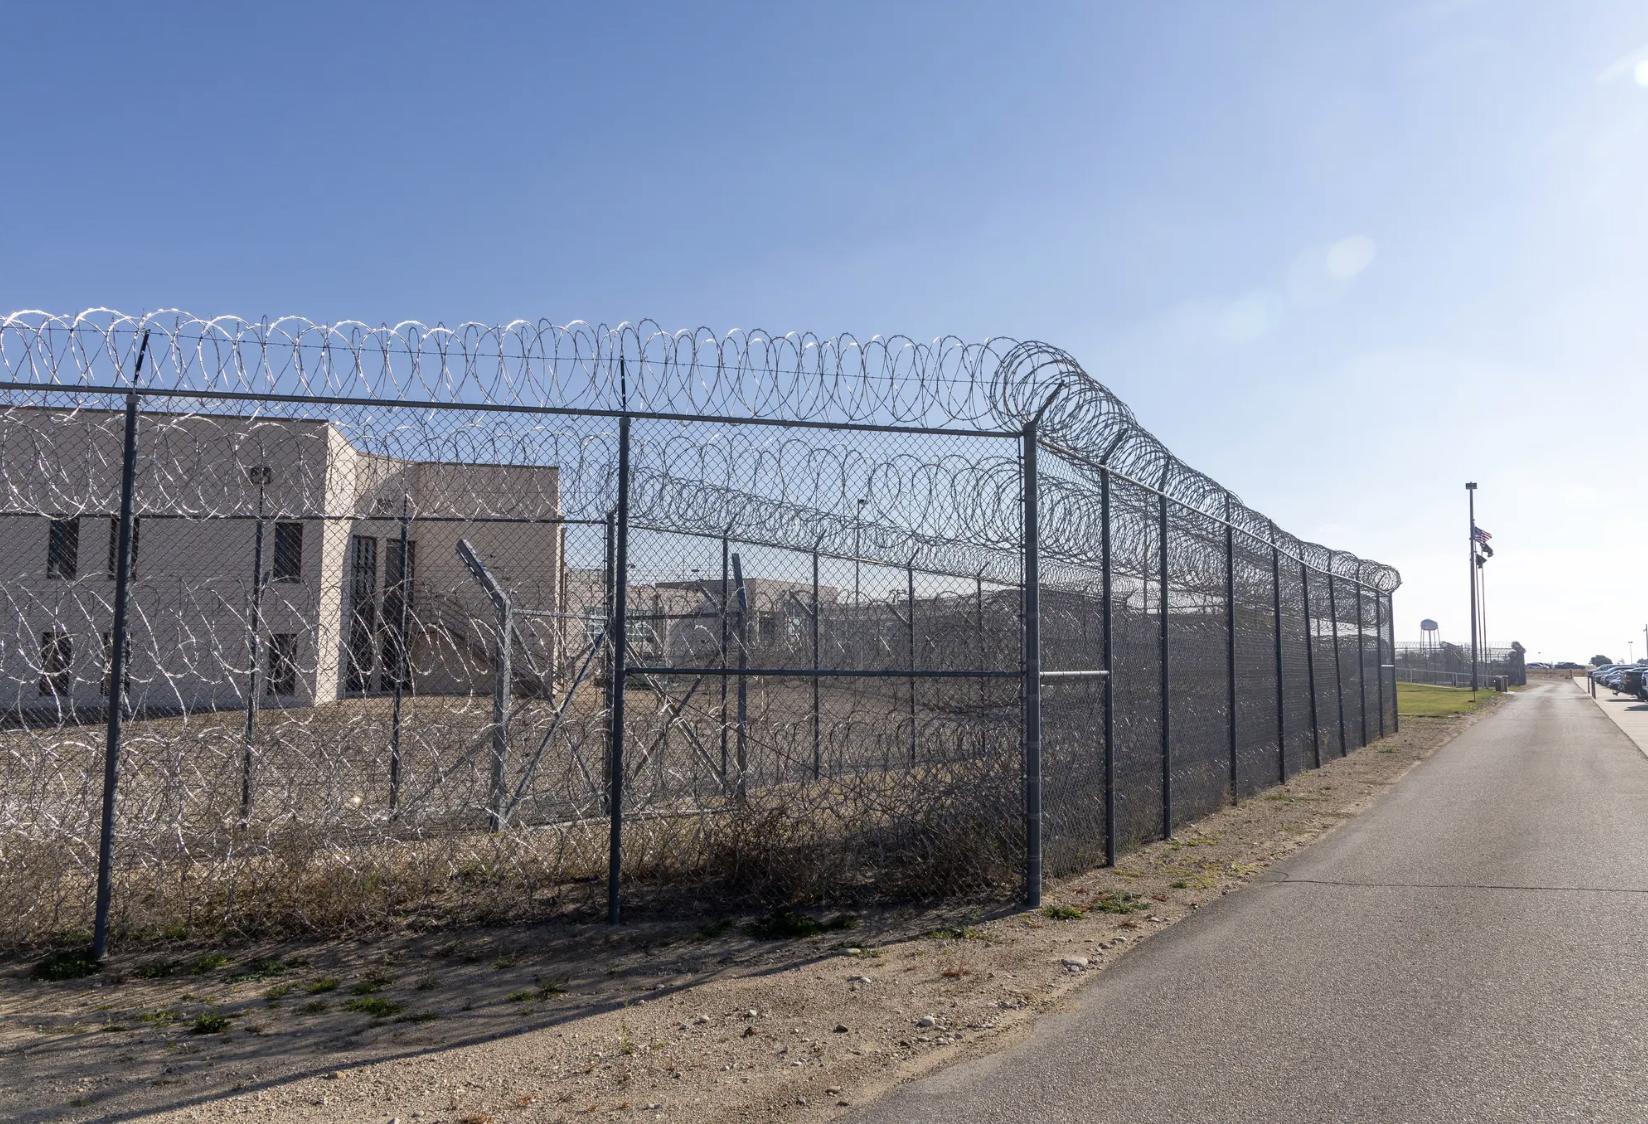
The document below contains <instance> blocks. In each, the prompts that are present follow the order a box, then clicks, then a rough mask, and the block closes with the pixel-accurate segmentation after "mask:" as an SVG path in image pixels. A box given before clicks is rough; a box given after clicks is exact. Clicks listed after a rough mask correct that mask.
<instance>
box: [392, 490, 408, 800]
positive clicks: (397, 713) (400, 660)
mask: <svg viewBox="0 0 1648 1124" xmlns="http://www.w3.org/2000/svg"><path fill="white" fill-rule="evenodd" d="M411 522H412V516H411V511H410V504H409V501H408V500H407V498H406V497H405V496H402V497H401V533H400V551H401V572H400V574H399V575H398V580H397V583H396V584H397V585H398V587H399V588H398V589H397V590H396V592H395V597H396V599H397V601H398V605H397V612H396V614H395V615H396V617H397V618H398V619H397V620H396V621H395V667H394V675H395V702H394V709H393V711H392V712H391V715H390V725H389V814H390V815H391V816H393V815H394V814H395V812H396V811H397V810H398V809H399V808H400V802H401V705H402V697H403V696H404V694H405V691H406V681H407V680H408V679H409V678H411V675H412V658H411V653H410V652H409V651H408V643H407V638H406V634H407V631H408V628H409V627H410V623H409V621H408V616H409V614H410V612H411V601H412V560H411V559H410V558H409V557H408V556H407V543H408V542H409V541H410V538H411V534H410V533H411Z"/></svg>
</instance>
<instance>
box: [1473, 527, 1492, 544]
mask: <svg viewBox="0 0 1648 1124" xmlns="http://www.w3.org/2000/svg"><path fill="white" fill-rule="evenodd" d="M1471 538H1473V539H1475V540H1476V541H1477V542H1479V543H1486V542H1487V541H1488V540H1489V539H1491V538H1493V536H1492V535H1490V534H1488V532H1486V531H1484V530H1483V529H1482V528H1481V527H1472V528H1471Z"/></svg>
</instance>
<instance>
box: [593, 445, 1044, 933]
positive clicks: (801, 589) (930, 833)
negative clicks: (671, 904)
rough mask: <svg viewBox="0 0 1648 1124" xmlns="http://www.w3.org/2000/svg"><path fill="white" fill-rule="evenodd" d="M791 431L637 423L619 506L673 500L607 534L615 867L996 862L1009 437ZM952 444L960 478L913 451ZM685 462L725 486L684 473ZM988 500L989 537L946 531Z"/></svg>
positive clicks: (828, 870)
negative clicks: (628, 489) (624, 667)
mask: <svg viewBox="0 0 1648 1124" xmlns="http://www.w3.org/2000/svg"><path fill="white" fill-rule="evenodd" d="M806 437H808V435H806V434H801V435H798V434H796V433H793V432H789V431H786V430H784V429H783V428H768V429H764V430H761V431H749V430H741V429H739V428H738V427H735V426H728V425H712V424H708V423H704V424H691V423H683V422H666V421H662V420H649V421H645V422H643V423H641V424H638V425H637V427H636V429H635V431H634V435H633V438H632V448H631V463H632V465H633V466H634V467H633V469H632V471H633V473H634V480H635V483H634V486H633V493H632V494H633V499H632V503H634V504H635V505H636V506H637V507H638V508H639V510H640V511H641V512H649V511H657V512H658V513H659V514H665V513H666V512H667V516H668V517H667V519H665V520H661V521H658V522H657V523H653V522H645V521H642V520H641V519H637V521H636V522H634V523H633V524H632V525H631V527H630V529H629V533H628V536H627V560H628V561H627V565H628V574H627V582H626V587H627V589H626V594H627V598H626V602H625V609H626V621H625V628H626V629H627V643H628V659H629V663H630V675H629V677H628V679H627V680H626V682H625V687H624V689H625V691H626V693H627V699H628V703H627V706H626V725H625V749H624V758H625V774H624V778H625V788H626V791H625V816H626V818H627V819H628V820H630V821H635V823H636V826H631V827H628V828H626V840H625V847H624V856H623V862H624V873H625V875H626V877H627V878H629V879H631V880H632V881H639V880H642V879H645V878H649V877H657V876H659V875H661V874H666V873H667V874H673V875H676V876H677V877H686V878H691V879H705V878H707V879H709V880H711V881H712V882H714V883H715V884H716V885H717V886H718V887H720V888H723V889H725V890H726V891H727V892H729V893H736V894H739V895H743V896H750V895H753V896H755V897H757V898H763V899H768V900H777V901H791V900H796V899H798V898H818V897H821V896H829V897H835V898H840V897H843V896H852V895H862V894H866V893H869V892H871V891H872V890H877V891H879V892H897V893H899V894H901V895H903V896H915V897H924V896H930V895H933V894H940V893H952V894H953V893H971V892H977V891H980V890H985V889H990V888H998V889H999V888H1000V887H1003V886H1012V885H1015V884H1016V881H1017V878H1018V875H1019V871H1021V869H1022V865H1023V841H1024V833H1023V826H1022V813H1019V812H1018V811H1017V810H1018V808H1019V807H1020V804H1021V801H1022V791H1023V755H1022V744H1021V719H1020V713H1021V712H1020V707H1019V689H1018V683H1017V675H1018V667H1019V664H1020V660H1019V634H1020V630H1021V628H1022V623H1021V621H1022V618H1021V616H1020V597H1021V594H1020V590H1019V589H1018V587H1017V578H1018V574H1017V572H1016V571H1017V558H1016V552H1015V549H1014V548H1016V546H1017V539H1018V535H1017V533H1016V528H1015V527H1014V525H1013V522H1012V513H1013V508H1012V499H1013V495H1014V492H1015V490H1016V489H1018V488H1019V487H1020V481H1019V468H1018V463H1017V459H1016V446H1015V445H1014V444H1013V443H1010V442H1008V441H1004V440H1002V439H1000V438H995V439H987V438H975V439H966V440H961V439H955V438H948V439H947V438H940V437H935V436H932V435H927V436H914V435H912V436H902V435H892V434H886V433H865V432H862V431H854V430H850V429H836V430H831V431H829V433H828V436H812V438H811V439H810V440H808V439H803V438H806ZM958 440H961V444H959V445H958V444H957V441H958ZM709 450H713V451H714V455H713V458H711V457H709V456H707V455H706V452H707V451H709ZM964 455H965V456H966V457H967V459H966V460H965V461H963V460H960V459H958V460H957V462H956V466H955V468H954V470H953V471H955V472H967V473H969V474H971V475H972V477H973V480H974V483H975V488H974V489H971V490H969V491H966V492H954V491H952V490H951V488H950V485H951V481H950V480H949V479H948V474H946V476H945V477H936V476H934V475H932V474H931V473H930V472H929V471H924V470H923V467H922V466H923V465H926V464H931V463H933V462H934V461H938V462H939V463H942V462H943V461H944V459H945V458H946V457H949V456H955V457H958V458H960V457H962V456H964ZM689 463H691V464H697V465H698V466H699V473H700V475H699V477H698V480H697V481H695V483H696V484H697V490H702V489H703V488H704V486H705V485H706V484H709V485H711V486H712V487H713V488H714V489H715V494H717V495H719V496H720V497H721V500H720V502H719V503H715V504H713V505H712V504H711V503H710V502H708V500H707V499H706V498H705V497H704V496H702V495H701V494H699V495H695V496H690V497H689V496H681V495H679V493H681V491H682V489H681V488H680V478H681V476H682V475H683V471H684V465H686V464H689ZM712 472H713V477H711V479H709V480H706V479H704V478H705V477H709V476H711V473H712ZM935 485H936V486H935ZM978 489H989V491H980V490H978ZM985 497H987V498H988V499H989V501H990V502H991V504H992V505H998V504H999V505H1001V506H1002V507H1003V508H1004V509H1005V510H1003V511H999V512H994V513H992V514H991V515H990V516H989V517H990V518H998V519H1004V521H1003V522H1001V525H1000V528H999V533H1000V534H1001V536H1002V538H1003V542H1002V547H1001V548H998V549H989V548H986V549H983V550H974V551H971V552H968V551H958V549H957V548H956V546H955V545H954V544H953V537H954V529H955V528H957V527H959V526H962V525H964V524H970V525H971V526H973V527H974V528H976V529H978V530H988V529H989V528H988V525H986V524H981V522H980V520H979V519H978V516H979V515H980V514H983V512H982V511H981V509H980V507H979V504H980V501H981V498H985ZM683 501H684V502H683ZM693 523H698V524H699V529H697V530H689V529H687V528H690V527H691V525H692V524H693ZM660 524H662V525H660ZM663 525H667V526H669V527H672V528H679V529H663ZM641 824H646V825H649V826H645V827H643V826H639V825H641Z"/></svg>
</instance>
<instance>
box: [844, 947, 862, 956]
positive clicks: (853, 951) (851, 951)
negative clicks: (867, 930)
mask: <svg viewBox="0 0 1648 1124" xmlns="http://www.w3.org/2000/svg"><path fill="white" fill-rule="evenodd" d="M847 955H848V956H863V955H864V950H863V949H862V948H849V949H848V950H847Z"/></svg>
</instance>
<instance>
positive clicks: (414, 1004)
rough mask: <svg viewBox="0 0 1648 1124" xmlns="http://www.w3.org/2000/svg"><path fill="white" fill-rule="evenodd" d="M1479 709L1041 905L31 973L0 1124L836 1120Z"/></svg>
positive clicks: (7, 1037) (1127, 941) (1022, 1006)
mask: <svg viewBox="0 0 1648 1124" xmlns="http://www.w3.org/2000/svg"><path fill="white" fill-rule="evenodd" d="M1495 701H1496V702H1497V701H1498V700H1495ZM1490 709H1491V708H1490ZM1479 717H1480V714H1479V715H1477V716H1475V717H1473V718H1452V719H1412V720H1407V721H1405V722H1404V724H1403V729H1402V732H1401V733H1400V734H1399V735H1395V736H1392V737H1389V738H1386V739H1384V740H1383V741H1380V742H1376V743H1375V744H1374V745H1372V746H1370V747H1369V748H1367V749H1366V750H1363V751H1361V752H1359V753H1357V754H1354V755H1353V756H1351V757H1349V758H1346V759H1344V760H1340V761H1333V762H1330V763H1328V764H1327V765H1326V766H1325V767H1324V768H1322V769H1321V770H1319V771H1314V772H1310V773H1306V774H1302V775H1300V776H1298V777H1296V778H1294V780H1292V781H1291V782H1290V783H1289V784H1287V785H1286V786H1284V787H1281V788H1273V789H1269V790H1267V791H1265V792H1262V793H1260V794H1258V795H1257V796H1255V797H1253V798H1251V799H1248V800H1246V801H1244V802H1242V803H1241V804H1239V805H1235V806H1232V807H1230V808H1226V809H1224V810H1223V811H1220V812H1218V813H1216V814H1214V815H1212V816H1210V817H1208V818H1206V819H1204V820H1202V821H1199V822H1198V823H1196V824H1193V825H1188V826H1186V827H1185V828H1183V829H1181V831H1180V833H1179V834H1178V835H1177V836H1176V837H1175V838H1174V839H1172V840H1168V841H1165V842H1162V843H1156V844H1152V845H1149V846H1147V847H1144V848H1142V849H1140V850H1138V851H1134V852H1131V853H1129V854H1127V855H1125V856H1123V858H1122V861H1121V862H1120V864H1119V865H1118V866H1117V867H1116V868H1115V869H1114V870H1100V871H1094V872H1091V873H1089V874H1086V875H1083V876H1079V877H1076V878H1072V879H1069V880H1067V881H1065V882H1062V883H1059V884H1057V885H1054V886H1052V887H1050V888H1049V891H1048V893H1047V895H1046V900H1047V903H1048V908H1047V909H1046V910H1044V911H1042V912H1037V913H1026V912H1023V911H1018V910H1013V911H1000V910H997V911H995V912H991V911H989V910H987V909H983V908H979V907H967V906H953V905H952V906H949V907H946V908H944V909H941V910H930V911H919V912H918V911H907V910H906V911H889V912H885V913H877V914H866V915H862V916H860V917H858V918H856V919H852V920H853V922H854V924H853V927H851V928H837V929H827V930H826V931H823V932H820V933H817V934H815V935H811V936H790V937H787V938H779V939H771V938H772V936H773V935H772V934H765V935H764V936H757V935H754V934H752V933H751V932H750V931H749V928H748V926H750V925H751V924H752V923H753V922H758V921H759V920H760V919H751V918H746V919H743V922H742V923H735V924H729V923H726V922H722V923H720V924H714V925H708V926H700V925H699V924H698V923H697V922H696V921H677V922H669V921H646V922H641V923H638V924H635V925H632V926H626V927H625V928H624V929H622V930H620V931H617V932H610V931H608V930H606V929H605V927H604V926H601V925H597V924H593V923H591V924H586V925H569V924H558V925H555V926H551V927H542V928H537V929H529V928H513V929H492V930H485V931H479V932H466V933H451V932H447V933H444V934H440V935H438V936H434V937H424V938H410V937H409V938H403V939H396V940H386V941H380V942H377V943H375V944H373V945H371V946H370V947H361V946H359V945H341V944H337V945H325V944H312V945H306V946H297V945H284V946H279V947H269V948H261V949H252V950H246V949H237V950H236V951H235V952H234V954H233V956H232V958H231V957H228V956H223V957H221V958H218V957H216V955H215V954H214V952H213V950H210V949H199V948H196V949H188V950H178V951H175V952H173V953H171V954H170V955H167V956H160V955H156V954H149V955H146V956H145V957H143V958H141V959H139V958H133V959H131V960H130V961H129V962H118V961H117V962H116V963H115V964H113V965H112V966H111V968H110V969H109V970H108V971H107V972H105V973H104V974H103V975H102V976H100V977H94V978H92V979H89V980H78V981H72V982H64V983H44V982H38V981H35V980H32V979H31V978H30V977H29V965H27V964H14V965H11V966H9V969H8V970H7V972H6V974H5V975H4V976H3V977H0V1057H3V1058H4V1064H3V1066H0V1073H3V1076H0V1116H4V1117H5V1118H7V1119H13V1120H20V1121H32V1120H94V1119H95V1120H106V1119H132V1118H145V1119H149V1118H154V1119H167V1120H199V1121H206V1120H223V1119H235V1118H248V1119H262V1120H328V1121H331V1120H336V1121H373V1122H377V1124H383V1122H385V1121H391V1120H398V1121H400V1124H410V1121H413V1120H418V1121H427V1122H430V1124H434V1122H437V1121H439V1122H447V1124H483V1122H496V1124H504V1122H515V1121H561V1120H567V1121H570V1120H573V1119H575V1118H596V1119H629V1118H637V1119H659V1120H708V1119H718V1120H720V1119H739V1120H785V1121H788V1120H796V1121H799V1120H819V1119H828V1118H830V1117H833V1116H837V1115H840V1114H842V1113H843V1112H845V1111H846V1110H847V1109H848V1108H849V1107H850V1106H852V1105H854V1104H861V1103H863V1102H864V1101H866V1100H868V1099H871V1098H873V1097H874V1096H875V1095H876V1094H877V1093H878V1092H879V1091H880V1090H883V1089H885V1088H887V1087H889V1086H890V1085H892V1084H895V1083H897V1082H899V1081H902V1080H906V1079H908V1078H910V1077H912V1076H916V1075H918V1074H921V1073H924V1072H927V1071H929V1070H931V1069H933V1068H935V1067H938V1066H941V1065H945V1064H948V1063H950V1062H953V1061H956V1060H958V1059H960V1058H962V1057H965V1056H970V1055H972V1054H974V1053H977V1052H983V1051H989V1050H992V1049H997V1048H999V1047H1000V1046H1001V1045H1002V1044H1003V1043H1004V1042H1005V1041H1007V1040H1008V1039H1009V1038H1010V1037H1011V1036H1012V1035H1014V1034H1015V1033H1018V1032H1020V1031H1022V1030H1023V1029H1024V1028H1026V1027H1027V1026H1028V1024H1029V1022H1030V1021H1031V1020H1032V1019H1033V1018H1034V1017H1035V1016H1036V1015H1037V1014H1038V1013H1041V1012H1044V1011H1047V1010H1049V1009H1051V1008H1053V1007H1055V1006H1057V1005H1058V1004H1059V1003H1060V1002H1061V1000H1062V999H1064V998H1065V997H1066V996H1067V995H1068V994H1069V993H1070V992H1071V991H1072V990H1073V989H1074V988H1076V987H1079V986H1084V985H1088V984H1091V983H1093V982H1095V981H1096V980H1098V979H1101V978H1102V976H1103V973H1104V970H1105V969H1106V968H1107V967H1109V966H1110V965H1111V964H1113V963H1115V962H1116V961H1117V959H1118V958H1120V957H1122V956H1124V955H1126V953H1127V952H1128V951H1129V950H1130V949H1132V948H1133V947H1135V946H1136V945H1137V944H1139V943H1140V942H1141V941H1144V940H1147V939H1149V938H1150V937H1151V936H1152V935H1153V934H1154V933H1156V932H1159V931H1160V930H1162V929H1163V928H1165V927H1167V926H1169V925H1171V924H1173V923H1174V922H1175V921H1177V920H1180V919H1181V918H1183V917H1185V916H1187V915H1188V914H1189V913H1190V912H1191V911H1192V910H1195V909H1197V908H1198V907H1200V906H1201V905H1203V904H1205V903H1207V902H1209V901H1212V900H1214V899H1216V898H1217V897H1218V896H1219V895H1221V894H1226V893H1230V892H1232V891H1233V890H1237V889H1239V888H1240V887H1241V886H1242V884H1243V883H1245V882H1246V881H1248V880H1250V879H1251V878H1252V877H1253V876H1254V875H1256V874H1257V873H1259V872H1260V871H1261V870H1263V869H1264V868H1265V867H1266V866H1267V865H1269V864H1270V863H1272V862H1275V861H1276V860H1278V859H1280V858H1282V857H1284V856H1286V855H1287V854H1288V853H1290V852H1291V851H1293V850H1295V849H1297V848H1299V847H1301V846H1303V845H1305V844H1307V843H1309V842H1311V841H1312V840H1314V839H1316V838H1317V837H1319V836H1320V835H1322V834H1323V833H1324V832H1327V831H1330V830H1332V829H1333V828H1334V827H1335V826H1337V825H1338V824H1339V823H1341V822H1343V821H1344V820H1345V819H1347V818H1349V817H1351V816H1353V815H1355V814H1356V813H1357V812H1358V811H1360V810H1361V809H1363V808H1364V807H1366V806H1367V805H1368V804H1369V802H1370V801H1371V800H1372V799H1373V798H1374V797H1376V796H1377V795H1378V794H1379V792H1381V791H1382V790H1383V789H1384V788H1386V787H1388V786H1389V785H1390V784H1392V783H1394V782H1395V781H1396V780H1397V779H1398V778H1399V777H1400V776H1401V775H1402V774H1403V773H1405V772H1406V771H1407V770H1408V769H1409V768H1410V767H1411V766H1412V765H1413V764H1414V763H1415V762H1416V761H1418V760H1420V759H1421V758H1423V757H1425V756H1428V755H1429V754H1430V753H1431V752H1433V751H1434V750H1435V749H1436V748H1437V747H1438V746H1440V745H1441V744H1442V743H1444V742H1445V741H1447V740H1448V739H1449V738H1451V737H1452V736H1453V735H1454V734H1455V733H1457V731H1458V730H1459V729H1461V728H1463V726H1464V725H1466V724H1467V723H1469V722H1470V721H1474V720H1475V718H1479ZM815 916H816V917H817V918H818V919H820V920H823V921H826V922H828V921H830V920H831V917H830V915H829V914H827V913H823V914H816V915H815ZM755 927H756V928H759V926H758V925H756V926H755ZM219 959H221V960H223V961H226V962H221V963H220V962H218V961H219Z"/></svg>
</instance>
